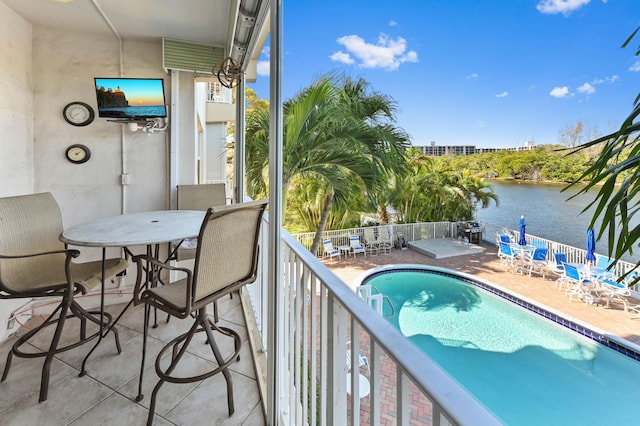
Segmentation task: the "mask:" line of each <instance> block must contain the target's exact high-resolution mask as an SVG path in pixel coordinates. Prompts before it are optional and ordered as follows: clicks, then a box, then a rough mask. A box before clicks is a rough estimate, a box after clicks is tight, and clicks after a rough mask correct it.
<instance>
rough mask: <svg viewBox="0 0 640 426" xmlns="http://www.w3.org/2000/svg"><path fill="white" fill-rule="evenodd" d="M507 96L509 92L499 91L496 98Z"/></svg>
mask: <svg viewBox="0 0 640 426" xmlns="http://www.w3.org/2000/svg"><path fill="white" fill-rule="evenodd" d="M507 96H509V92H507V91H504V92H502V93H498V94H497V95H496V98H506V97H507Z"/></svg>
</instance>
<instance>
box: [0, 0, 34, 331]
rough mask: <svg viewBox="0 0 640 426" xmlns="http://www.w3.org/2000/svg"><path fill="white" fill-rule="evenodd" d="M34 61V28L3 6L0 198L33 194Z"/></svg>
mask: <svg viewBox="0 0 640 426" xmlns="http://www.w3.org/2000/svg"><path fill="white" fill-rule="evenodd" d="M31 57H32V49H31V25H30V24H29V23H28V22H26V21H25V20H24V19H23V18H22V17H20V16H19V15H17V14H16V13H15V12H13V10H12V9H10V8H9V7H7V6H6V5H5V4H4V3H2V2H0V58H1V59H0V75H1V76H2V78H0V196H10V195H18V194H24V193H30V192H32V191H33V171H34V164H33V98H32V91H33V90H32V86H31V84H32V83H31V82H32V64H31ZM0 328H1V327H0Z"/></svg>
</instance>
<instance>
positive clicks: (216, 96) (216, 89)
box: [207, 82, 234, 104]
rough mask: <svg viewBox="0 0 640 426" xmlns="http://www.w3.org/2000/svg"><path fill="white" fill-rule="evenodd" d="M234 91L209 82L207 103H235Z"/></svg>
mask: <svg viewBox="0 0 640 426" xmlns="http://www.w3.org/2000/svg"><path fill="white" fill-rule="evenodd" d="M233 93H234V91H233V90H231V89H229V88H227V87H224V86H223V85H222V84H220V83H216V82H208V83H207V102H216V103H219V104H231V103H233V101H234V99H233Z"/></svg>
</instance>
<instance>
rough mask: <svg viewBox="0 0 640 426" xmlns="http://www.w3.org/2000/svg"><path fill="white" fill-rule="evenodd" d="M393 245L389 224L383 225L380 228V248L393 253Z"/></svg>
mask: <svg viewBox="0 0 640 426" xmlns="http://www.w3.org/2000/svg"><path fill="white" fill-rule="evenodd" d="M391 247H393V242H392V241H391V233H390V232H389V228H388V227H387V226H381V227H379V228H378V250H379V251H380V252H383V253H385V254H391Z"/></svg>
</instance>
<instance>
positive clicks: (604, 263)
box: [590, 256, 615, 280]
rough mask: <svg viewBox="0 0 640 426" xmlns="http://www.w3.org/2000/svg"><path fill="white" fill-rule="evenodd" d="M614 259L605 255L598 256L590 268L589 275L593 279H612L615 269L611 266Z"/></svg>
mask: <svg viewBox="0 0 640 426" xmlns="http://www.w3.org/2000/svg"><path fill="white" fill-rule="evenodd" d="M614 261H615V259H611V258H610V257H607V256H598V259H597V261H596V265H595V266H594V267H592V268H591V269H590V273H591V277H592V278H595V279H607V280H613V279H614V277H615V269H614V267H613V266H612V265H613V263H614Z"/></svg>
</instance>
